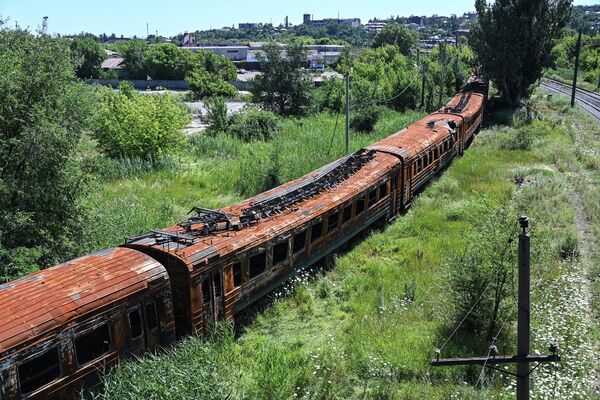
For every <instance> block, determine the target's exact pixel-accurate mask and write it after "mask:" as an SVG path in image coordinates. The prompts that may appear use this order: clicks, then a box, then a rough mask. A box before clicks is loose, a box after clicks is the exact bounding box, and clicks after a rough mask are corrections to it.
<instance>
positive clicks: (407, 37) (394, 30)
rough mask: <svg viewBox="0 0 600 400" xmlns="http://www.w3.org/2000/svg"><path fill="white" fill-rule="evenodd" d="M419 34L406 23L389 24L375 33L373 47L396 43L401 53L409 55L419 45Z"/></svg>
mask: <svg viewBox="0 0 600 400" xmlns="http://www.w3.org/2000/svg"><path fill="white" fill-rule="evenodd" d="M418 39H419V36H418V34H417V33H416V32H415V31H411V30H410V29H408V28H407V27H406V26H404V24H388V25H386V26H385V27H384V28H383V29H382V30H381V31H379V32H378V33H377V35H375V38H374V39H373V43H371V47H374V48H377V47H383V46H385V45H394V46H397V47H398V50H399V51H400V53H401V54H403V55H405V56H409V55H410V53H411V51H413V50H414V49H415V48H416V47H417V45H418V43H419V42H418Z"/></svg>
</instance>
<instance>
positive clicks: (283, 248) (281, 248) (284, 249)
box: [273, 240, 288, 265]
mask: <svg viewBox="0 0 600 400" xmlns="http://www.w3.org/2000/svg"><path fill="white" fill-rule="evenodd" d="M287 256H288V241H287V240H284V241H283V242H280V243H277V244H276V245H275V246H273V265H277V264H281V263H282V262H284V261H285V260H286V259H287Z"/></svg>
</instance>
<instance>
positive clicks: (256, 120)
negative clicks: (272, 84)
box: [227, 107, 280, 142]
mask: <svg viewBox="0 0 600 400" xmlns="http://www.w3.org/2000/svg"><path fill="white" fill-rule="evenodd" d="M279 126H280V120H279V118H278V117H277V115H276V114H274V113H272V112H270V111H265V110H261V109H260V108H257V107H246V108H245V109H244V110H243V111H242V112H240V113H238V114H234V115H233V116H232V117H231V119H230V121H229V127H228V128H227V132H228V133H229V134H230V135H232V136H233V137H236V138H238V139H241V140H243V141H245V142H251V141H253V140H264V141H267V140H270V139H272V138H273V137H274V136H275V135H276V134H277V132H278V131H279Z"/></svg>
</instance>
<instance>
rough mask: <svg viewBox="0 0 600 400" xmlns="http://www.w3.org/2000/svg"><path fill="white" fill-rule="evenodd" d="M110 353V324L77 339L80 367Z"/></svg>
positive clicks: (76, 345) (76, 347)
mask: <svg viewBox="0 0 600 400" xmlns="http://www.w3.org/2000/svg"><path fill="white" fill-rule="evenodd" d="M152 304H154V303H152ZM155 320H156V319H155ZM109 351H110V330H109V328H108V324H103V325H102V326H100V327H98V328H95V329H93V330H91V331H89V332H86V333H84V334H82V335H79V336H77V337H76V338H75V353H76V354H77V363H78V364H79V365H84V364H86V363H88V362H90V361H92V360H94V359H96V358H98V357H100V356H102V355H104V354H106V353H108V352H109Z"/></svg>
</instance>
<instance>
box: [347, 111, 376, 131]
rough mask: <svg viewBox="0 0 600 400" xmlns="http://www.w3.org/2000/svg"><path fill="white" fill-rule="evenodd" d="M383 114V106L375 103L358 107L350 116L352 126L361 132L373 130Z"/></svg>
mask: <svg viewBox="0 0 600 400" xmlns="http://www.w3.org/2000/svg"><path fill="white" fill-rule="evenodd" d="M380 115H381V108H379V107H378V106H375V105H370V106H366V107H364V108H359V109H357V110H356V111H355V112H354V113H353V114H352V115H351V117H350V127H351V128H352V129H354V130H356V131H359V132H372V131H373V129H374V128H375V124H376V123H377V121H378V120H379V116H380Z"/></svg>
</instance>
